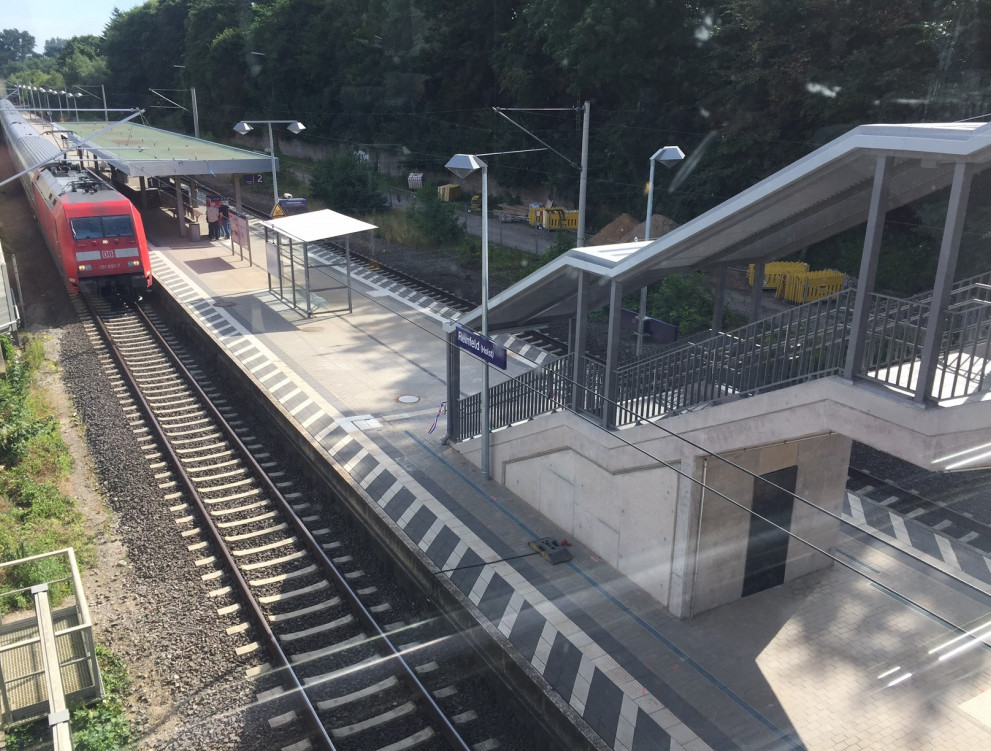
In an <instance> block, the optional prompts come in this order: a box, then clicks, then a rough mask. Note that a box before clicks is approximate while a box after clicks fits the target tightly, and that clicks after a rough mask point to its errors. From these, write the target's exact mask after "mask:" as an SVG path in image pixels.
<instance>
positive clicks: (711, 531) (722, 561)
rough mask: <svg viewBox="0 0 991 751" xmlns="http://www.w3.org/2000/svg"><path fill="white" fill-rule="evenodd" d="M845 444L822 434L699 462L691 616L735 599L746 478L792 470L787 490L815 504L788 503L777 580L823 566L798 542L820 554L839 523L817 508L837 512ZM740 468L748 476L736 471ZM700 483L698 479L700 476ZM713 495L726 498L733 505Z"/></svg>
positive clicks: (749, 503)
mask: <svg viewBox="0 0 991 751" xmlns="http://www.w3.org/2000/svg"><path fill="white" fill-rule="evenodd" d="M850 446H851V441H850V439H849V438H846V437H843V436H839V435H836V434H827V435H824V436H816V437H812V438H806V439H803V440H799V441H793V442H788V443H781V444H774V445H771V446H764V447H755V448H750V449H745V450H743V451H736V452H732V453H728V454H723V455H722V456H723V458H725V459H727V460H728V461H729V462H732V464H733V465H736V466H732V465H731V464H728V463H726V462H723V461H720V460H719V459H714V458H708V459H703V477H704V481H705V485H706V486H707V487H708V488H711V489H712V490H702V491H701V493H702V502H701V504H700V506H701V508H700V514H701V524H700V528H701V533H700V534H699V535H698V537H697V555H698V560H697V561H696V573H695V591H694V597H692V598H691V611H690V612H692V613H693V614H694V613H700V612H702V611H705V610H709V609H711V608H714V607H716V606H718V605H722V604H725V603H727V602H733V601H734V600H738V599H739V598H740V596H741V591H742V588H743V580H744V568H745V563H746V556H747V545H748V542H749V533H750V523H751V515H750V514H749V513H748V510H749V509H752V508H753V497H754V482H755V481H754V477H753V475H754V474H756V475H758V476H761V475H766V474H770V473H771V472H775V471H777V470H780V469H785V468H787V467H798V478H797V481H796V485H795V493H796V495H798V496H799V497H801V498H806V499H810V500H813V503H814V504H815V505H811V504H807V503H803V502H801V501H799V500H796V501H795V503H794V507H793V510H792V515H791V528H790V531H791V533H792V535H793V536H792V538H791V540H790V542H789V544H788V556H787V563H786V566H785V581H790V580H792V579H795V578H797V577H799V576H804V575H805V574H808V573H810V572H812V571H815V570H817V569H820V568H823V567H825V566H828V565H830V563H831V561H830V559H829V558H828V557H827V556H825V555H824V554H822V553H819V552H817V551H816V550H815V549H814V548H813V547H810V546H809V545H806V544H805V543H804V542H802V540H808V541H809V542H810V543H812V545H814V546H816V547H818V548H821V549H823V550H826V551H830V550H832V548H833V547H834V545H835V543H836V536H837V533H838V531H839V522H838V521H837V520H836V519H834V518H832V517H830V516H828V515H827V514H824V513H823V512H822V511H821V510H820V509H819V508H816V506H819V507H821V508H825V509H827V510H828V511H831V512H833V513H834V514H836V515H839V514H840V513H841V512H842V509H843V494H844V493H845V492H846V476H847V466H848V464H849V459H850ZM737 467H741V468H742V469H743V470H748V471H749V472H751V473H753V474H748V473H747V472H744V471H742V470H741V469H737ZM700 479H701V478H700ZM719 493H722V494H724V495H725V496H728V497H729V498H731V499H732V500H733V501H735V502H736V503H738V504H740V505H739V506H737V505H734V504H733V503H731V502H730V501H727V500H726V499H725V498H722V497H720V495H719Z"/></svg>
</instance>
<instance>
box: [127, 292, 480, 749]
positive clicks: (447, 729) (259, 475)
mask: <svg viewBox="0 0 991 751" xmlns="http://www.w3.org/2000/svg"><path fill="white" fill-rule="evenodd" d="M136 310H137V313H138V315H139V316H140V318H141V319H142V321H143V322H144V323H145V324H146V325H147V326H148V327H149V330H150V331H151V333H152V335H153V336H154V338H155V339H156V341H158V342H159V344H160V345H161V346H162V347H163V348H164V349H165V351H166V352H167V353H168V355H169V357H170V358H171V359H172V360H173V365H174V366H175V367H176V369H178V370H179V373H180V375H182V377H183V378H184V379H185V380H186V382H187V384H188V385H189V386H190V388H192V389H193V391H194V392H195V394H196V395H197V396H198V397H199V399H200V401H201V403H202V406H204V407H205V408H206V410H207V412H208V413H209V414H210V416H211V417H213V419H214V420H215V421H216V422H217V424H218V426H219V427H220V429H221V430H222V431H223V433H224V435H225V436H226V438H227V439H228V440H229V441H230V442H231V443H232V444H233V445H234V446H235V447H236V449H237V451H238V452H239V453H240V454H241V455H242V457H243V461H244V462H245V464H247V465H248V467H249V469H250V470H251V472H252V474H253V475H254V476H255V479H256V481H257V482H258V483H259V484H261V485H262V487H263V489H264V490H265V491H266V492H267V493H268V494H269V495H270V497H271V498H272V499H273V500H274V501H275V503H276V505H277V506H279V507H280V508H281V510H282V512H283V513H284V514H285V515H286V517H287V518H288V520H289V522H290V524H291V525H292V527H293V529H294V530H295V531H296V533H297V534H298V535H299V536H300V538H301V539H302V540H303V543H304V546H305V547H306V549H307V550H308V551H309V552H310V554H311V555H313V556H314V557H315V558H316V560H317V563H318V564H319V566H320V568H321V570H322V571H323V573H324V574H325V575H326V576H327V577H328V578H330V579H331V580H332V581H333V582H334V584H335V585H337V587H338V589H339V590H340V593H341V594H342V595H343V596H344V598H345V599H346V600H347V601H348V603H349V604H350V605H351V607H352V608H353V610H354V611H355V612H356V614H357V615H358V617H359V620H360V621H361V622H362V624H363V625H364V626H365V627H366V628H368V629H369V630H371V631H372V632H373V633H374V635H375V637H377V638H378V639H379V640H380V642H381V644H382V646H383V647H384V649H385V651H386V652H388V655H387V656H388V657H389V658H391V659H392V660H394V661H395V664H396V666H397V668H398V669H399V671H400V672H401V673H402V676H403V678H404V679H405V682H406V684H407V686H408V687H409V688H410V690H411V691H413V692H414V693H415V694H417V695H418V696H419V698H420V700H421V701H422V702H423V704H424V705H425V709H426V712H427V714H428V715H429V716H430V718H431V719H432V720H433V721H434V722H435V723H437V725H439V726H440V731H441V734H442V735H443V736H444V737H445V738H446V739H447V741H448V742H449V743H451V745H452V746H453V747H454V748H457V749H463V751H468V749H469V747H468V745H467V744H466V743H465V741H464V739H463V738H462V737H461V734H460V733H458V731H457V730H456V729H455V728H454V725H452V724H451V721H450V720H449V719H448V718H447V716H446V715H445V714H444V712H443V711H442V710H441V708H440V707H439V706H438V705H437V702H435V701H434V698H433V696H432V695H431V693H430V691H429V690H428V689H427V687H426V686H424V685H423V683H422V682H421V681H420V679H419V678H417V676H416V673H415V672H414V670H413V669H412V668H411V667H410V665H409V664H408V663H407V662H406V660H405V659H404V658H403V656H402V652H401V651H400V650H399V649H398V648H397V647H396V646H395V645H394V644H393V643H392V640H391V639H389V637H388V636H386V633H385V632H384V631H383V630H382V628H381V627H380V626H379V624H378V622H377V621H376V620H375V617H374V616H373V615H372V614H371V613H370V612H368V609H367V608H366V607H365V606H364V604H363V603H362V602H361V600H360V598H359V597H358V594H357V593H356V592H355V591H354V589H353V588H352V587H351V585H350V584H348V582H347V580H346V579H345V578H344V575H343V574H342V573H341V572H340V570H339V569H338V568H337V567H336V566H335V565H334V564H333V562H332V561H331V560H330V558H328V556H327V554H326V552H325V551H324V550H323V548H322V547H321V546H320V543H318V542H317V540H316V538H315V537H313V534H312V533H311V532H310V530H309V529H307V527H306V525H305V524H304V523H303V522H302V520H301V519H300V518H299V516H298V515H297V514H296V512H295V511H293V509H292V507H291V505H290V503H289V501H287V500H286V498H285V496H283V495H282V492H281V491H280V490H279V489H278V488H277V487H276V486H275V483H274V482H273V481H272V479H271V478H270V477H269V476H268V474H266V472H265V471H264V470H263V469H262V467H261V466H260V465H259V464H258V462H257V460H256V459H255V458H254V456H253V455H252V454H251V451H250V450H249V449H248V448H247V447H246V446H245V445H244V443H243V442H242V441H241V439H240V437H239V436H238V435H237V434H236V433H235V432H234V429H233V428H232V427H230V425H229V424H228V423H227V420H226V419H225V418H224V417H223V415H221V414H220V411H219V410H218V409H217V408H216V406H215V405H214V404H213V402H212V400H211V399H210V398H209V397H208V396H207V395H206V393H205V392H204V391H203V389H202V388H201V387H200V385H199V383H197V382H196V379H195V378H194V377H193V376H192V374H191V373H190V372H189V371H188V370H187V369H186V367H185V366H184V365H183V364H182V362H181V361H179V359H178V358H177V357H176V356H175V354H174V353H173V352H172V348H171V347H170V346H169V345H168V343H167V342H166V341H165V339H164V337H162V335H161V333H160V332H159V331H158V329H157V328H156V327H155V326H154V324H152V322H151V321H150V320H149V319H148V316H147V315H146V314H145V312H144V311H143V310H142V309H141V308H136ZM207 518H208V521H209V524H210V526H211V527H212V526H213V521H212V520H211V519H209V515H207ZM216 534H217V535H218V537H219V534H220V533H219V530H218V531H217V532H216ZM252 601H253V598H252ZM266 625H267V624H266ZM290 671H291V668H290ZM294 680H295V675H294ZM300 690H302V688H301V687H300Z"/></svg>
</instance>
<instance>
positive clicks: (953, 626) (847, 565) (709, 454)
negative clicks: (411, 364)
mask: <svg viewBox="0 0 991 751" xmlns="http://www.w3.org/2000/svg"><path fill="white" fill-rule="evenodd" d="M356 292H357V294H359V295H360V296H361V297H363V298H365V299H367V300H369V301H370V302H372V303H374V304H376V305H378V306H379V307H382V308H385V309H386V310H388V311H389V312H390V313H392V314H394V315H397V316H399V317H400V318H401V319H402V320H403V321H405V322H407V323H411V324H413V325H414V326H416V327H417V328H418V329H420V330H421V331H423V332H425V333H427V334H429V335H430V336H432V337H434V338H436V339H438V340H440V341H443V342H444V343H445V344H446V342H447V340H446V338H445V337H444V336H443V335H442V334H439V333H438V332H436V331H433V330H431V329H429V328H427V327H426V326H424V325H423V324H421V323H419V322H417V321H416V320H414V319H413V318H411V317H409V316H406V315H404V314H403V313H402V312H400V311H396V310H393V309H391V308H386V306H385V305H384V303H383V302H382V301H381V300H379V299H377V298H375V297H372V296H370V295H368V294H366V293H365V292H363V291H361V290H356ZM468 354H469V355H471V353H468ZM471 356H472V357H474V355H471ZM514 356H516V357H518V358H519V359H521V360H524V361H526V362H530V363H531V364H533V365H534V366H535V367H539V365H538V363H536V362H534V361H533V360H529V359H527V358H526V357H523V356H520V355H519V354H517V353H514ZM475 359H476V360H479V362H481V363H482V364H483V365H485V366H486V367H487V363H485V361H484V360H480V359H479V358H477V357H476V358H475ZM561 379H562V380H564V381H565V382H567V383H570V384H571V385H572V387H574V386H575V383H574V381H573V380H572V379H570V378H569V377H567V376H566V375H562V376H561ZM527 388H530V389H531V390H532V391H533V392H535V393H541V394H542V395H544V396H547V395H546V394H543V392H541V391H540V390H539V389H536V388H534V387H532V386H528V385H527ZM548 398H549V399H550V400H551V401H552V402H553V403H555V404H556V405H557V406H558V407H559V409H561V410H564V411H568V412H570V413H571V414H572V415H574V416H575V417H577V418H578V419H580V420H583V421H584V422H587V423H589V424H590V425H592V426H593V427H596V428H598V429H603V430H604V428H602V426H601V424H600V423H599V422H598V421H596V420H593V419H592V418H591V417H590V416H588V415H584V414H582V413H580V412H575V411H573V410H571V409H570V408H569V407H568V405H567V404H565V403H564V402H562V401H561V400H559V399H555V398H552V397H548ZM609 403H610V404H613V405H614V406H617V407H618V406H619V405H618V404H617V403H615V402H611V401H610V402H609ZM634 414H635V413H634ZM639 419H640V421H641V424H645V425H646V424H650V425H653V426H654V427H656V428H658V429H659V430H661V431H663V432H664V433H666V434H667V435H668V436H669V437H671V438H674V439H676V440H679V441H682V442H685V443H687V444H688V445H690V446H692V447H693V448H695V449H696V450H698V451H699V452H700V453H701V454H702V455H703V456H704V457H706V458H709V459H715V460H717V461H720V462H724V463H725V464H727V465H729V466H730V467H732V468H734V469H737V470H739V471H740V472H743V473H744V474H746V475H748V476H750V477H752V478H753V479H755V480H760V481H761V482H764V483H766V484H768V485H769V486H771V487H773V488H775V489H777V490H779V491H780V492H782V493H785V494H787V495H789V496H790V497H792V498H793V499H794V500H797V501H799V502H801V503H803V504H805V505H807V506H809V507H810V508H813V509H815V510H817V511H820V512H822V513H823V514H825V515H827V516H829V517H830V518H832V519H834V520H836V521H838V522H839V523H840V524H842V525H844V526H852V525H851V524H850V522H848V521H846V520H844V519H843V518H842V516H840V515H838V514H836V513H835V512H832V511H830V510H828V509H826V508H824V507H823V506H820V505H819V504H817V503H816V502H814V501H812V500H810V499H808V498H805V497H804V496H801V495H800V494H798V493H796V492H794V491H790V490H788V489H786V488H783V487H781V486H779V485H777V484H775V483H773V482H771V481H769V480H767V479H766V478H764V477H761V476H760V475H758V474H757V473H755V472H753V471H751V470H748V469H746V468H745V467H742V466H740V465H739V464H737V463H736V462H733V461H732V460H730V459H728V458H726V457H724V456H722V455H720V454H717V453H715V452H713V451H710V450H708V449H706V448H705V447H704V446H702V445H700V444H699V443H697V442H695V441H692V440H691V439H689V438H687V437H685V436H683V435H681V434H678V433H675V432H674V431H671V430H669V429H667V428H665V427H663V426H661V425H658V423H657V422H655V421H652V420H649V419H647V418H645V417H643V416H639ZM610 435H611V436H612V437H613V438H614V439H616V440H618V441H619V442H621V443H622V444H623V445H625V446H626V447H628V448H631V449H633V450H634V451H636V452H638V453H640V454H642V455H644V456H646V457H647V458H649V459H650V460H652V461H654V462H657V463H658V464H659V465H660V466H663V467H664V468H666V469H669V470H671V471H672V472H674V473H675V474H677V475H678V476H679V477H682V478H684V479H685V480H687V481H689V482H691V483H693V484H694V485H697V486H698V487H699V488H701V489H702V490H703V491H705V492H706V493H710V494H712V496H713V497H715V498H719V499H721V500H724V501H726V502H727V503H730V504H731V505H733V506H735V507H737V508H739V509H740V510H742V511H744V512H746V513H747V514H748V515H750V516H752V517H755V518H757V519H760V520H761V521H763V522H765V523H766V524H768V525H770V526H771V527H774V528H775V529H777V530H778V531H780V532H782V533H784V534H786V535H787V536H788V537H789V538H792V539H795V540H797V541H798V542H800V543H802V544H803V545H806V546H807V547H808V548H810V549H811V550H814V551H815V552H817V553H819V554H820V555H823V556H824V557H826V558H828V559H829V560H831V561H833V562H834V563H836V564H837V565H839V566H840V567H842V568H843V569H845V570H848V571H850V572H851V573H853V574H855V575H857V576H859V577H861V578H863V579H865V580H867V581H869V582H870V583H871V584H872V585H874V586H875V587H877V588H878V589H880V590H881V591H883V592H884V593H886V594H888V595H889V596H891V597H893V598H895V599H897V600H899V601H901V602H904V603H907V604H909V605H910V606H911V607H913V608H915V609H916V610H918V611H919V612H922V613H925V614H926V615H927V616H929V617H930V618H932V619H934V620H935V621H937V622H939V623H941V624H943V625H944V626H945V627H946V628H948V629H950V630H953V631H955V632H957V633H960V634H964V633H966V630H967V629H966V627H965V626H963V625H960V624H957V623H955V622H954V621H952V620H950V619H949V618H947V617H945V616H942V615H940V614H939V613H936V612H935V611H933V610H932V609H930V608H929V607H927V606H926V605H925V604H923V603H921V602H919V601H918V600H916V599H915V598H913V597H910V596H908V595H905V594H902V593H901V592H898V591H897V590H896V589H894V588H893V587H891V586H889V585H887V584H885V583H884V582H883V581H881V580H880V579H879V578H876V577H874V576H871V575H870V574H869V573H867V572H865V571H864V570H863V569H862V568H860V567H857V566H855V565H854V564H853V563H851V562H849V561H846V560H844V559H843V558H841V557H839V556H838V555H836V554H834V553H831V552H830V551H828V550H826V549H825V548H822V547H821V546H820V545H817V544H816V543H814V542H812V541H810V540H808V539H806V538H805V537H803V536H802V535H800V534H798V533H796V532H794V531H792V530H790V529H786V528H784V527H782V526H781V525H779V524H777V523H776V522H774V521H773V520H771V519H768V518H767V517H765V516H763V515H761V514H759V513H757V512H755V511H754V510H753V509H752V508H749V507H748V506H746V505H745V504H743V503H741V502H740V501H738V500H736V499H734V498H732V497H731V496H729V495H728V494H726V493H724V492H722V491H720V490H718V489H717V488H714V487H712V486H711V485H709V484H708V483H707V482H705V481H704V480H703V479H699V478H696V477H694V476H693V475H690V474H688V473H687V472H685V471H683V470H682V469H681V468H680V467H678V466H675V465H673V464H671V463H670V462H668V461H665V460H664V459H662V458H661V457H659V456H656V455H654V454H652V453H651V452H650V451H648V450H647V449H645V448H643V447H642V446H638V445H636V444H634V443H632V442H631V441H629V440H627V439H626V438H625V437H623V436H622V435H620V434H617V433H610ZM857 529H858V531H860V532H861V533H862V534H863V535H865V536H867V537H868V538H870V539H872V540H874V541H876V542H878V543H880V544H882V545H884V546H885V547H887V548H891V549H893V550H895V551H896V552H900V553H901V552H903V551H901V550H900V549H899V548H898V547H897V546H896V545H895V544H893V543H892V542H891V541H890V540H888V539H886V538H885V537H883V536H881V535H879V534H876V533H874V532H872V531H869V530H863V529H860V528H857ZM914 560H917V561H919V562H920V563H922V564H923V565H924V566H925V567H926V568H928V569H930V570H933V571H935V572H937V573H939V574H941V575H944V576H947V577H949V578H950V579H952V580H953V581H955V582H957V583H960V584H962V585H964V586H965V587H967V588H968V589H970V590H972V591H974V592H975V593H977V594H979V595H980V596H981V597H984V598H987V597H991V594H989V593H988V592H986V591H985V590H983V589H981V588H980V587H977V586H975V585H974V584H973V583H971V582H969V581H967V580H965V579H962V578H960V577H958V576H955V575H953V574H952V573H949V572H946V571H943V570H941V569H939V568H938V567H936V566H934V565H933V564H932V563H930V562H929V561H926V560H924V559H920V558H914Z"/></svg>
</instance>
